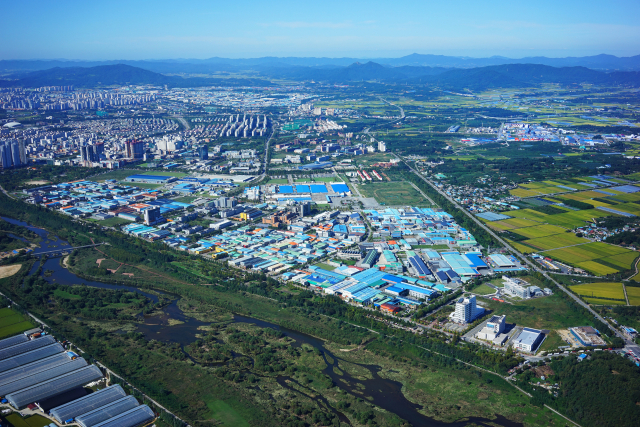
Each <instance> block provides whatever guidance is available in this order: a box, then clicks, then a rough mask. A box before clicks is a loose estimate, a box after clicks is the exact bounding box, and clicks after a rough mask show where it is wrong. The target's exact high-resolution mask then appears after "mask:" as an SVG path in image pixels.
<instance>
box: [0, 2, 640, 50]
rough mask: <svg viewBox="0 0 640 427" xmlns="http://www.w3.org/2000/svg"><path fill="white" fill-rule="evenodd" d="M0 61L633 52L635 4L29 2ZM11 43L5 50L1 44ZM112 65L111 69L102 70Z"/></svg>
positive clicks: (9, 32)
mask: <svg viewBox="0 0 640 427" xmlns="http://www.w3.org/2000/svg"><path fill="white" fill-rule="evenodd" d="M3 12H4V16H5V18H6V17H10V18H11V19H5V21H6V22H4V25H3V26H2V27H1V28H0V35H1V36H2V39H3V40H5V43H3V44H2V46H0V59H7V60H20V59H30V60H33V59H41V60H49V59H61V58H63V59H66V60H88V61H96V60H152V59H151V58H153V59H156V60H157V59H172V58H186V59H198V58H199V59H206V58H212V57H223V58H231V59H237V58H258V57H265V56H274V57H330V58H339V57H350V58H383V57H396V56H397V57H400V56H406V55H408V54H411V53H414V52H417V53H423V54H436V55H447V56H467V57H472V58H481V57H490V56H504V57H508V58H515V59H517V58H523V57H530V56H547V57H552V58H558V57H568V56H572V57H577V56H591V55H597V54H601V53H605V54H610V55H615V56H618V57H620V56H623V57H627V56H633V55H637V54H638V53H640V42H639V40H640V24H638V23H637V19H636V18H635V17H637V16H638V15H639V13H640V2H637V1H636V2H634V1H629V0H618V1H612V2H608V3H606V4H604V3H596V2H590V4H588V7H585V4H584V2H580V1H578V0H568V1H565V2H552V1H550V0H541V1H538V2H535V3H534V4H529V3H522V4H514V3H513V2H507V1H504V0H499V1H496V2H492V3H491V4H490V5H485V4H478V3H476V2H472V1H470V0H458V1H453V2H448V3H447V4H426V3H423V2H415V1H409V2H402V3H399V4H395V5H393V6H390V5H389V3H388V2H380V1H377V2H376V1H373V2H372V1H367V2H365V1H363V0H356V1H351V2H339V1H336V0H328V1H327V2H325V3H323V5H322V7H318V6H317V5H309V4H301V3H299V2H293V1H289V0H287V1H280V2H278V3H277V4H265V3H264V2H256V1H252V0H250V1H248V2H245V3H243V4H232V3H224V4H211V3H210V2H206V1H203V0H197V1H190V2H187V3H180V4H177V3H176V4H174V3H173V2H168V1H166V0H159V1H156V2H153V3H148V2H131V1H128V2H124V1H122V0H114V1H112V2H108V3H98V2H81V1H78V0H71V1H67V2H64V3H51V2H45V1H42V0H35V1H33V2H30V3H29V7H28V8H26V7H24V5H23V4H20V3H17V2H11V3H7V4H5V5H4V8H3ZM9 41H10V42H9ZM105 58H115V59H105Z"/></svg>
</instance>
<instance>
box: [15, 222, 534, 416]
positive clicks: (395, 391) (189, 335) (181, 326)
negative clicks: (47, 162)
mask: <svg viewBox="0 0 640 427" xmlns="http://www.w3.org/2000/svg"><path fill="white" fill-rule="evenodd" d="M2 219H4V220H5V221H8V222H11V223H12V224H17V225H22V226H25V227H28V228H29V229H31V230H32V231H34V232H36V233H38V235H39V236H40V237H42V238H43V242H42V244H43V245H44V246H43V248H41V249H40V250H38V251H34V255H37V254H38V253H40V252H46V251H47V250H51V249H50V248H51V247H52V246H53V243H55V245H56V246H53V247H55V248H58V249H64V248H65V247H70V245H69V244H68V243H67V242H65V241H63V240H61V239H59V238H57V237H55V236H52V235H51V234H49V233H48V232H47V231H45V230H43V229H40V228H37V227H32V226H30V225H28V224H26V223H24V222H22V221H16V220H12V219H10V218H4V217H2ZM38 267H39V264H38V263H36V264H34V267H33V268H32V270H31V272H30V274H33V273H35V272H36V271H37V269H38ZM47 270H50V271H52V272H53V273H52V274H50V275H44V271H47ZM42 271H43V273H42V274H43V277H44V278H45V279H46V280H47V281H49V282H50V283H59V284H63V285H79V284H85V285H87V286H93V287H98V288H105V289H126V290H128V291H131V292H136V293H138V294H140V295H144V296H146V297H147V298H149V299H150V300H151V301H153V302H158V300H159V299H158V297H157V296H156V295H153V294H151V293H148V292H145V291H143V290H141V289H138V288H135V287H132V286H122V285H114V284H110V283H103V282H97V281H91V280H86V279H83V278H81V277H78V276H76V275H75V274H73V273H71V272H70V271H69V270H67V269H66V268H64V267H63V266H62V265H61V263H60V258H49V259H47V260H46V261H45V263H44V266H43V269H42ZM166 295H168V296H170V297H174V299H173V301H172V302H171V304H170V305H168V306H166V307H164V308H163V314H162V315H159V316H145V317H143V319H144V322H143V323H139V324H138V325H137V327H136V329H137V331H138V332H141V333H143V334H144V335H145V337H146V338H147V339H155V340H158V341H163V342H170V343H177V344H179V345H180V346H181V347H182V348H184V347H185V346H187V345H189V344H191V343H192V342H194V341H195V340H196V339H197V335H198V334H201V333H202V330H201V329H199V328H200V327H201V326H207V325H209V323H207V322H202V321H199V320H196V319H193V318H191V317H189V316H187V315H185V314H184V313H183V312H182V310H181V309H180V308H179V307H178V301H179V296H177V295H170V294H166ZM171 320H175V321H177V322H171ZM233 322H234V323H249V324H254V325H256V326H258V327H261V328H272V329H275V330H278V331H280V332H282V333H283V334H285V335H287V336H288V337H290V338H292V339H294V340H295V342H294V343H292V345H294V346H296V347H299V346H301V345H302V344H308V345H311V346H313V347H314V348H317V349H318V350H319V351H320V352H321V354H322V357H323V359H324V361H325V363H326V365H327V366H326V367H325V368H324V369H323V371H322V372H323V374H326V375H327V376H329V377H330V378H331V380H332V381H333V383H334V384H335V385H336V386H338V387H339V388H341V389H342V390H344V391H346V392H347V393H349V394H351V395H353V396H355V397H358V398H364V399H366V400H368V401H369V402H371V403H373V404H375V405H377V406H379V407H380V408H383V409H385V410H387V411H389V412H392V413H394V414H396V415H398V416H399V417H400V418H403V419H405V420H406V421H408V422H409V423H411V424H412V425H414V426H424V427H462V426H467V425H470V424H473V425H479V426H486V427H489V426H503V427H519V426H522V424H520V423H516V422H513V421H510V420H508V419H506V418H504V417H501V416H498V417H497V418H496V419H494V420H489V419H486V418H477V417H470V418H467V419H465V420H464V421H458V422H454V423H445V422H441V421H437V420H434V419H432V418H429V417H427V416H426V415H423V414H422V413H420V412H419V410H420V409H422V407H421V406H420V405H418V404H416V403H413V402H410V401H409V400H408V399H407V398H406V397H405V396H404V394H403V393H402V387H403V386H402V383H400V382H398V381H394V380H391V379H387V378H383V377H381V376H380V372H381V371H382V368H381V367H380V366H376V365H366V364H356V365H358V366H360V367H361V368H363V369H366V370H367V371H369V373H370V376H371V378H368V379H360V378H356V377H354V376H352V375H350V374H349V373H348V372H346V371H345V370H343V369H341V368H340V362H341V361H343V359H341V358H340V357H337V356H336V355H335V354H333V353H332V352H331V351H329V350H327V348H326V347H325V346H324V341H322V340H321V339H319V338H316V337H313V336H311V335H307V334H304V333H301V332H298V331H295V330H292V329H288V328H284V327H281V326H279V325H276V324H274V323H270V322H266V321H264V320H259V319H255V318H252V317H247V316H242V315H239V314H234V318H233ZM172 323H173V324H172ZM349 363H352V364H353V362H349ZM276 381H277V382H278V384H280V385H281V386H282V387H284V388H287V389H289V390H291V391H294V392H296V393H297V392H299V390H297V389H294V388H293V387H292V386H291V385H290V383H296V384H297V381H296V380H295V379H294V378H292V377H288V376H280V377H277V378H276ZM300 386H301V387H302V388H303V389H304V388H305V387H304V386H302V385H300ZM307 397H309V398H311V399H313V400H315V401H316V402H317V403H318V404H319V405H320V406H321V407H323V408H325V409H326V410H329V411H332V412H333V413H335V414H336V415H337V416H338V417H339V418H340V420H341V421H342V422H344V423H346V424H350V423H349V420H348V418H347V417H346V416H345V415H344V414H343V413H341V412H339V411H338V410H336V409H335V408H333V407H332V406H331V405H330V404H329V402H327V400H326V399H325V398H324V397H322V396H321V395H320V393H318V394H316V396H315V397H312V396H307Z"/></svg>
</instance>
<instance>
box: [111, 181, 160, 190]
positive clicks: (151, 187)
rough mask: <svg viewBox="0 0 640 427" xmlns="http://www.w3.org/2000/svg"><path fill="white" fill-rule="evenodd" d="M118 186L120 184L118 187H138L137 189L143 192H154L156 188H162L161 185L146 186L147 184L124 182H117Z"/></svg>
mask: <svg viewBox="0 0 640 427" xmlns="http://www.w3.org/2000/svg"><path fill="white" fill-rule="evenodd" d="M118 184H120V185H129V186H131V187H138V188H141V189H143V190H155V189H156V188H160V187H162V185H161V184H147V183H144V182H125V181H120V182H118Z"/></svg>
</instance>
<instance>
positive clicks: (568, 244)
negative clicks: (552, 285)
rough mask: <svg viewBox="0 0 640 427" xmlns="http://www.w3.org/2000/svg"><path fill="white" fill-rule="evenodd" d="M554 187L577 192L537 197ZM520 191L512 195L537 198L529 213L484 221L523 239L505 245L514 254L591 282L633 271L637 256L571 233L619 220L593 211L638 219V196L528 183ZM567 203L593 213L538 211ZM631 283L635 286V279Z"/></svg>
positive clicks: (559, 208) (566, 209)
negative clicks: (542, 259)
mask: <svg viewBox="0 0 640 427" xmlns="http://www.w3.org/2000/svg"><path fill="white" fill-rule="evenodd" d="M639 176H640V175H639ZM589 180H590V177H585V178H584V179H582V181H583V182H587V181H589ZM591 180H592V179H591ZM621 183H622V184H624V183H623V182H621ZM533 184H540V185H533ZM554 184H557V185H563V186H566V187H571V188H575V189H576V190H577V191H575V192H568V193H563V194H561V195H556V196H554V195H551V196H549V195H547V196H542V193H547V194H550V191H551V189H550V186H552V185H554ZM522 187H524V188H518V189H516V190H522V191H534V190H535V191H537V193H538V194H536V195H535V198H534V199H530V201H531V203H529V202H528V201H526V202H527V203H528V204H529V205H530V206H531V208H528V209H518V210H513V211H508V212H502V213H503V214H504V215H508V216H510V217H512V218H509V219H505V220H502V221H494V222H491V221H485V223H487V225H489V226H490V227H491V228H493V229H495V230H497V231H508V232H510V233H514V234H517V235H519V236H522V238H524V239H522V238H520V239H517V238H515V237H514V238H511V239H510V240H509V242H510V244H511V245H513V247H514V248H516V249H517V250H519V251H520V252H522V253H525V254H529V253H539V254H540V255H543V256H548V257H550V258H553V259H556V260H558V261H560V262H562V263H565V264H568V265H571V266H574V267H577V268H581V269H583V270H585V271H587V272H589V273H590V274H593V275H596V276H606V275H608V274H615V273H618V272H620V271H625V270H630V269H632V268H633V265H634V263H635V261H636V259H637V257H638V255H640V254H639V253H638V252H636V251H632V250H629V249H626V248H622V247H619V246H614V245H609V244H606V243H601V242H592V241H590V240H588V239H585V238H581V237H578V236H576V235H575V234H574V233H572V232H571V230H573V229H575V228H577V227H581V226H584V225H586V223H587V222H593V221H594V220H595V219H597V218H604V217H607V216H617V215H618V214H616V213H615V212H609V211H604V210H601V209H596V207H606V208H609V209H613V210H614V211H618V212H620V215H622V213H623V212H624V213H628V214H632V215H637V216H640V191H638V192H633V193H626V192H624V191H619V190H616V189H614V188H615V187H614V188H608V187H607V188H604V189H602V190H600V191H594V190H581V188H579V187H585V186H582V185H579V184H577V183H574V182H571V181H564V180H562V181H558V180H556V181H543V182H542V183H530V184H524V185H523V186H522ZM514 195H515V194H514ZM596 199H597V200H596ZM568 200H575V201H579V202H583V203H588V204H591V205H593V206H594V208H593V209H583V210H573V209H575V208H573V209H570V208H569V207H567V206H559V205H555V204H554V205H552V208H553V209H554V210H555V211H556V212H558V213H553V212H554V211H553V210H551V212H552V214H549V213H544V212H541V210H545V209H540V210H538V206H543V205H545V204H547V202H551V203H563V202H565V201H568ZM549 211H550V209H546V210H545V212H549ZM561 211H564V212H561ZM634 280H637V281H640V275H639V276H638V277H636V278H634Z"/></svg>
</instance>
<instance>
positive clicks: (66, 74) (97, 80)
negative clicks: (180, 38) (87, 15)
mask: <svg viewBox="0 0 640 427" xmlns="http://www.w3.org/2000/svg"><path fill="white" fill-rule="evenodd" d="M268 83H269V82H266V81H264V80H260V79H214V78H182V77H176V76H165V75H162V74H158V73H155V72H153V71H149V70H144V69H142V68H138V67H132V66H130V65H124V64H116V65H100V66H96V67H87V68H84V67H69V68H60V67H56V68H52V69H49V70H41V71H34V72H31V73H26V74H25V73H20V74H18V75H13V76H9V77H8V78H7V79H5V80H0V86H2V87H18V86H20V87H42V86H68V85H73V86H75V87H97V86H112V85H127V84H137V85H158V86H162V85H167V86H170V87H197V86H218V85H224V86H234V85H243V86H244V85H246V86H260V85H265V84H268Z"/></svg>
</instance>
